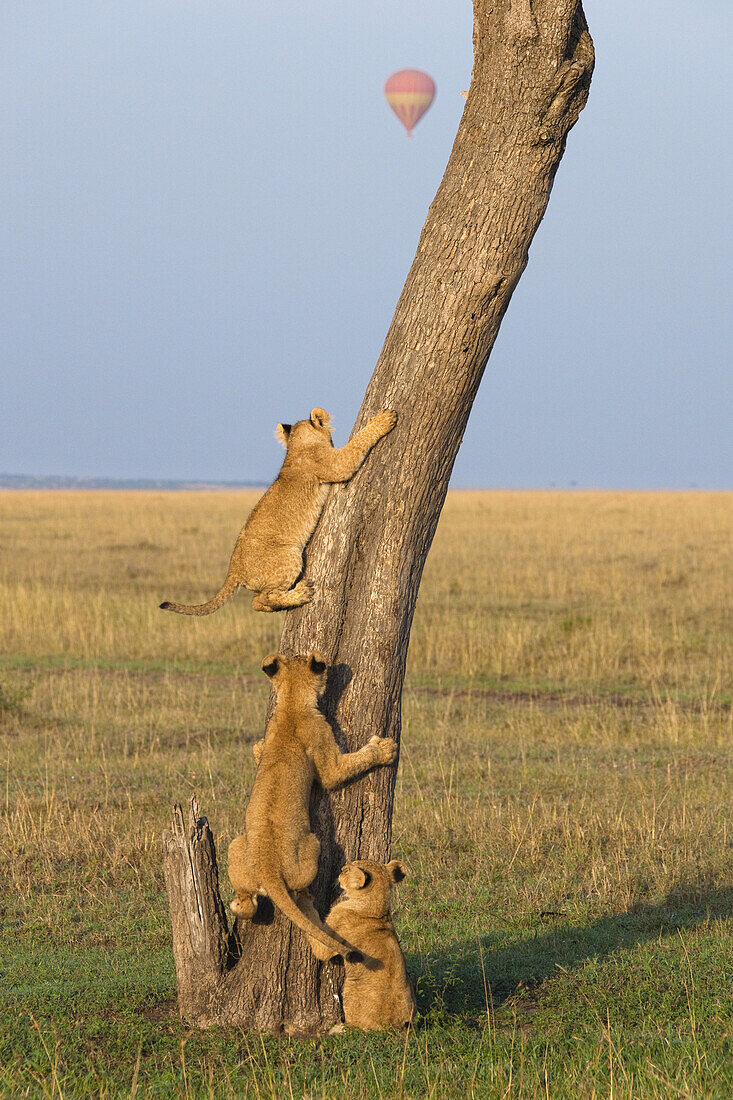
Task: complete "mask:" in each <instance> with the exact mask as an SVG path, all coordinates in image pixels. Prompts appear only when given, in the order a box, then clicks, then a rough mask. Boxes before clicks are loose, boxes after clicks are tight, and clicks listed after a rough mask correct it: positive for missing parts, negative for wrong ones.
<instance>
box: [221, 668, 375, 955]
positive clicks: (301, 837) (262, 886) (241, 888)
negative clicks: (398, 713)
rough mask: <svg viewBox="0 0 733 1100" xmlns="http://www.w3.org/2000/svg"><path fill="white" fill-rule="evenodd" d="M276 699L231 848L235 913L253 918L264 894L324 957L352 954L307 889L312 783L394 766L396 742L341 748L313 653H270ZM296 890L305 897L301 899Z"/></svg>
mask: <svg viewBox="0 0 733 1100" xmlns="http://www.w3.org/2000/svg"><path fill="white" fill-rule="evenodd" d="M262 669H263V671H264V672H265V673H266V674H267V675H268V676H269V677H270V678H271V679H272V682H273V684H274V686H275V690H276V692H277V704H276V706H275V711H274V713H273V715H272V718H271V719H270V721H269V723H268V725H267V729H266V731H265V738H264V742H259V743H258V744H257V745H256V746H255V750H254V751H255V757H256V758H259V760H258V768H257V774H256V776H255V781H254V786H253V788H252V794H251V795H250V799H249V804H248V806H247V814H246V834H245V835H243V836H238V837H235V839H234V840H233V841H232V843H231V844H230V845H229V879H230V881H231V884H232V886H233V887H234V889H235V891H236V896H235V898H234V900H233V901H232V903H231V907H232V910H233V911H234V912H235V913H236V914H237V916H240V917H247V918H251V917H253V916H254V914H255V911H256V904H257V903H256V895H258V894H265V895H267V896H268V897H270V898H271V899H272V901H273V902H274V903H275V905H277V906H278V908H279V909H281V910H282V911H283V913H285V915H286V916H288V917H289V918H290V919H291V920H292V921H293V923H294V924H296V925H297V926H298V927H299V928H301V929H302V930H303V931H304V932H307V933H308V934H309V935H310V936H312V937H313V938H314V941H317V942H318V945H319V949H320V950H321V951H325V952H327V954H325V955H324V957H325V958H331V957H332V956H333V955H341V954H348V951H349V948H350V945H349V944H348V942H347V941H339V940H338V939H336V938H334V937H333V936H331V935H328V934H327V933H326V932H324V930H323V925H322V924H321V922H320V920H319V918H318V915H317V913H316V912H315V909H314V908H313V903H312V901H311V898H310V895H309V894H308V893H307V890H308V887H309V886H310V884H311V883H312V882H313V879H314V878H315V877H316V873H317V871H318V856H319V853H320V848H321V845H320V842H319V840H318V837H317V836H315V834H314V833H312V832H311V828H310V819H309V816H308V804H309V801H310V793H311V787H312V785H313V780H314V779H315V778H316V777H317V778H318V780H319V782H320V783H321V785H322V786H323V787H325V788H326V790H333V788H334V787H338V786H341V785H342V784H343V783H347V782H348V781H349V780H350V779H355V778H356V776H358V775H362V774H363V773H364V772H366V771H369V769H370V768H374V767H376V766H377V765H379V764H391V763H392V762H393V760H394V759H395V757H396V755H397V744H396V742H395V741H393V740H392V739H391V738H388V737H372V738H371V739H370V740H369V741H368V742H367V744H366V745H365V746H364V748H362V749H359V750H358V752H350V753H342V752H341V750H340V749H339V747H338V745H337V744H336V740H335V738H334V736H333V732H332V730H331V727H330V726H329V724H328V722H327V721H326V719H325V718H324V717H323V715H322V714H321V713H320V711H319V710H318V699H319V696H320V695H321V694H322V693H323V690H324V688H325V686H326V664H325V661H324V660H323V658H322V657H321V656H320V655H319V654H318V653H311V654H310V655H309V656H308V657H283V656H282V655H280V654H276V653H273V654H270V655H269V656H268V657H265V659H264V661H263V662H262ZM292 894H295V895H300V897H297V898H296V900H294V899H293V897H292V896H291V895H292Z"/></svg>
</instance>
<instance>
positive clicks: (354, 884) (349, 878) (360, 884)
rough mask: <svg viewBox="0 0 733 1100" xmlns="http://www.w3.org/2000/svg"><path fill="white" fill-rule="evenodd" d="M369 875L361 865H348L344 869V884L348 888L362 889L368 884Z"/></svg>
mask: <svg viewBox="0 0 733 1100" xmlns="http://www.w3.org/2000/svg"><path fill="white" fill-rule="evenodd" d="M371 877H372V876H371V875H370V874H369V872H368V871H365V870H364V868H363V867H357V866H356V865H354V866H353V867H348V868H347V869H346V886H347V888H348V889H349V890H363V889H364V887H365V886H368V885H369V882H370V881H371Z"/></svg>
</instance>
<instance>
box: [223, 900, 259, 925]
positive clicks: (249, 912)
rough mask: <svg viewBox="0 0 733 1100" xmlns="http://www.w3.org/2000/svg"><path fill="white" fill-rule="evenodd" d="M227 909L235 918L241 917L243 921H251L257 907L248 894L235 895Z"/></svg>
mask: <svg viewBox="0 0 733 1100" xmlns="http://www.w3.org/2000/svg"><path fill="white" fill-rule="evenodd" d="M229 908H230V909H231V911H232V913H234V915H235V916H236V917H242V919H243V920H252V917H253V916H254V915H255V912H256V909H257V906H256V905H255V903H254V902H253V901H252V898H251V897H250V896H249V894H235V895H234V897H233V898H232V900H231V901H230V903H229Z"/></svg>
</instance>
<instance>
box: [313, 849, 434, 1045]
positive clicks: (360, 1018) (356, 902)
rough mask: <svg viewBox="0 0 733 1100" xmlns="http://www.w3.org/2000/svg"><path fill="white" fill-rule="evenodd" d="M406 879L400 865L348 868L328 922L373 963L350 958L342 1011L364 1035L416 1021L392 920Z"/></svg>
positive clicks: (365, 862)
mask: <svg viewBox="0 0 733 1100" xmlns="http://www.w3.org/2000/svg"><path fill="white" fill-rule="evenodd" d="M404 877H405V869H404V867H403V866H402V864H401V863H400V862H399V861H398V860H396V859H393V860H392V861H391V863H388V864H387V865H386V866H385V865H384V864H383V863H374V862H373V861H372V860H370V859H359V860H356V862H354V863H347V864H346V866H345V867H344V868H343V869H342V871H341V874H340V875H339V883H340V885H341V889H342V890H343V896H342V897H341V898H340V899H339V900H338V901H337V902H336V903H335V905H333V906H332V908H331V911H330V913H329V914H328V916H327V917H326V919H325V921H324V925H325V927H326V931H327V932H332V933H333V934H334V935H336V936H339V937H341V938H342V939H344V940H347V941H348V942H349V944H351V946H352V947H353V948H355V949H356V951H357V952H358V953H359V954H361V955H363V956H364V958H365V959H369V960H370V961H369V962H368V963H367V964H366V965H365V964H364V963H363V962H352V961H351V960H350V959H349V957H348V955H347V957H346V981H345V982H344V991H343V1005H344V1020H345V1022H346V1025H347V1027H360V1028H363V1029H364V1030H365V1031H371V1030H374V1029H377V1028H387V1027H404V1026H405V1025H406V1024H409V1022H410V1020H411V1019H412V1016H413V1013H414V1011H415V994H414V993H413V990H412V984H411V982H410V979H409V978H408V976H407V971H406V969H405V959H404V956H403V954H402V950H401V948H400V945H399V943H398V942H397V936H396V935H395V930H394V925H393V924H392V917H391V914H390V895H391V892H392V885H393V883H396V882H401V881H402V879H403V878H404ZM311 947H312V949H313V952H314V954H315V955H317V956H318V958H319V959H326V958H328V957H329V956H328V955H326V953H325V952H324V950H323V948H322V947H321V945H320V943H317V942H316V941H315V940H311ZM375 960H376V963H377V965H376V966H375V962H374V961H375Z"/></svg>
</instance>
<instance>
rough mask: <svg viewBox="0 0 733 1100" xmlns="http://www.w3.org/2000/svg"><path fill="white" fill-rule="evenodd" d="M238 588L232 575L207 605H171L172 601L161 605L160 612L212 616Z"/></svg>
mask: <svg viewBox="0 0 733 1100" xmlns="http://www.w3.org/2000/svg"><path fill="white" fill-rule="evenodd" d="M238 588H239V584H238V583H237V582H236V581H235V580H233V579H232V577H231V575H230V576H228V577H227V579H226V580H225V581H224V584H223V585H222V586H221V588H220V589H219V591H218V592H217V593H216V595H215V596H213V597H212V598H211V599H210V600H209V601H208V602H207V603H196V604H189V603H171V602H170V600H166V601H165V603H162V604H160V610H161V611H177V612H178V614H179V615H211V613H212V612H213V611H218V610H219V608H220V607H221V605H222V604H224V603H226V602H227V600H228V599H230V598H231V597H232V596H233V595H234V593H235V592H236V591H237V589H238Z"/></svg>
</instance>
